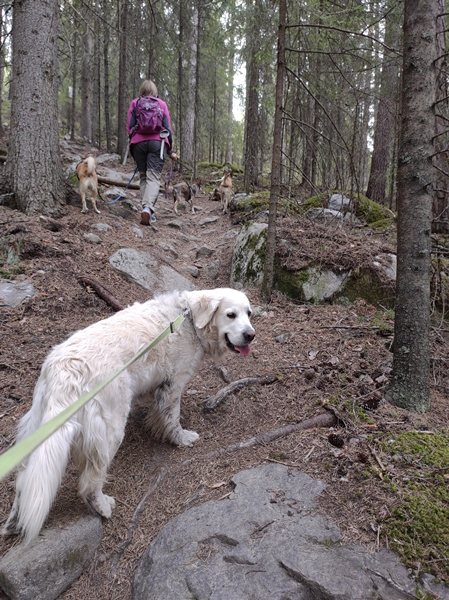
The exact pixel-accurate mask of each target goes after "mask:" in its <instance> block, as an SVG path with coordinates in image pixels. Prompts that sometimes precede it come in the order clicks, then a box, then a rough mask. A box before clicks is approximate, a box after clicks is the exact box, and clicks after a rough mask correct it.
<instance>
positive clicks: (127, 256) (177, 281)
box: [109, 248, 195, 295]
mask: <svg viewBox="0 0 449 600" xmlns="http://www.w3.org/2000/svg"><path fill="white" fill-rule="evenodd" d="M109 262H110V264H111V266H112V267H113V268H114V269H115V270H116V271H118V272H119V273H121V274H122V275H123V276H124V277H125V278H126V279H128V280H129V281H133V282H135V283H138V284H139V285H141V286H142V287H143V288H145V289H146V290H149V291H150V292H151V293H152V295H156V294H161V293H164V292H172V291H174V290H189V291H191V290H194V289H195V286H194V285H193V284H192V283H190V281H189V280H188V279H187V278H186V277H183V276H182V275H180V274H179V273H178V272H177V271H175V270H174V269H172V268H171V267H169V266H168V265H164V264H162V263H161V262H159V261H158V260H157V259H156V258H154V256H152V255H151V254H149V253H148V252H139V251H138V250H134V249H133V248H122V249H121V250H118V251H117V252H115V254H113V255H112V256H111V258H110V259H109Z"/></svg>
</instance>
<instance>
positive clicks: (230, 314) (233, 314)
mask: <svg viewBox="0 0 449 600" xmlns="http://www.w3.org/2000/svg"><path fill="white" fill-rule="evenodd" d="M228 317H229V318H230V319H235V317H236V314H235V313H234V312H231V313H228Z"/></svg>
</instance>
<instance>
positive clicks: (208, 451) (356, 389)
mask: <svg viewBox="0 0 449 600" xmlns="http://www.w3.org/2000/svg"><path fill="white" fill-rule="evenodd" d="M71 151H72V153H75V154H76V153H77V152H79V153H80V154H81V152H82V148H78V147H76V146H74V147H72V148H71ZM67 162H70V161H69V160H68V161H67ZM108 167H111V168H115V169H122V170H125V171H126V172H127V173H128V174H129V176H130V175H131V173H132V170H133V165H132V164H128V166H127V167H121V166H119V165H118V164H117V163H113V164H111V165H108ZM219 176H220V175H219V174H218V173H217V174H211V176H210V179H209V181H208V182H207V184H208V186H204V184H203V187H206V189H207V187H209V188H212V187H213V186H214V178H216V179H218V178H219ZM179 178H180V175H179V174H178V173H176V174H175V175H174V177H173V181H177V180H179ZM104 191H105V188H104V187H103V192H104ZM103 195H104V194H103ZM128 196H129V197H131V198H134V202H135V205H136V206H137V205H138V192H137V191H132V192H131V193H129V192H128ZM196 204H197V207H198V210H197V212H196V213H195V214H191V213H190V212H188V211H187V210H184V211H182V213H181V214H180V215H179V217H177V219H179V220H181V221H182V229H181V230H177V229H174V228H173V227H172V226H171V225H170V223H171V222H172V221H173V220H174V218H175V215H174V213H173V211H172V202H171V200H167V199H165V198H164V197H163V196H161V199H160V201H159V203H158V211H157V222H156V225H155V227H142V226H140V225H139V213H138V212H133V211H131V210H129V209H127V208H123V207H121V206H120V203H117V204H116V205H113V206H111V207H108V206H107V205H106V204H105V203H104V202H100V210H101V214H100V215H98V214H95V213H94V212H92V211H91V210H90V211H89V212H88V214H81V212H80V204H79V205H71V206H67V209H66V212H65V214H64V216H62V217H61V218H59V219H54V220H42V219H39V218H38V217H27V216H25V215H23V214H21V213H19V212H16V211H13V210H10V209H7V208H2V207H0V230H1V234H0V244H1V248H0V251H1V253H4V251H5V248H10V249H11V248H12V250H10V256H11V261H10V262H9V263H8V267H7V270H8V272H9V273H11V272H14V278H16V279H21V278H23V279H25V278H26V279H29V280H31V281H32V283H33V285H34V286H35V287H36V288H37V289H38V292H39V294H38V295H37V296H36V297H35V298H33V299H32V300H31V301H29V302H27V303H24V304H22V305H21V306H19V307H17V308H15V309H1V310H0V320H1V338H2V339H1V346H0V352H1V355H0V373H1V378H0V424H1V431H0V451H4V450H6V449H7V448H9V447H10V446H11V445H12V444H13V442H14V437H15V428H16V425H17V422H18V420H19V419H20V417H21V416H22V415H23V414H24V413H25V412H26V411H27V410H28V408H29V406H30V402H31V397H32V391H33V387H34V384H35V382H36V379H37V377H38V374H39V370H40V365H41V364H42V361H43V360H44V358H45V356H46V355H47V353H48V352H49V350H50V348H51V347H52V346H53V345H55V344H57V343H59V342H61V341H63V340H64V339H65V338H66V337H67V336H68V335H69V334H70V333H71V332H73V331H74V330H77V329H80V328H83V327H85V326H87V325H89V324H90V323H92V322H94V321H96V320H98V319H103V318H106V317H108V316H110V315H111V314H113V312H114V309H113V308H112V307H111V306H110V305H109V304H108V303H107V302H105V301H104V300H102V299H101V298H100V297H99V296H98V295H97V294H96V293H95V291H94V290H93V289H91V288H90V287H86V286H85V285H83V284H82V283H81V282H80V280H79V277H81V276H87V277H91V278H94V279H95V280H97V281H98V282H100V283H101V284H102V285H103V286H104V287H106V288H107V289H108V291H109V292H110V293H111V294H112V296H113V297H114V298H115V299H116V300H117V301H118V302H119V303H121V304H122V305H127V304H130V303H133V302H136V301H144V300H146V299H147V298H148V296H149V294H148V292H147V291H146V290H144V289H142V288H140V287H139V286H138V285H136V284H133V283H129V282H127V281H124V280H123V278H122V277H121V276H120V275H118V274H117V273H116V272H115V271H114V270H113V268H112V267H111V266H110V264H109V257H110V256H111V255H112V254H113V253H114V252H115V251H116V250H117V249H119V248H125V247H132V248H136V249H138V250H143V251H146V252H149V253H154V255H155V256H158V257H160V259H161V260H164V261H166V262H168V263H169V264H170V265H171V266H172V267H173V268H174V269H176V270H179V271H180V272H182V274H183V275H185V276H186V272H188V271H187V270H186V269H188V268H191V267H194V266H195V267H197V268H198V272H199V275H198V277H193V276H191V275H190V276H189V275H187V276H188V277H190V279H191V281H192V283H193V284H194V285H195V286H197V287H199V288H211V287H221V286H228V285H229V274H230V264H231V256H232V249H233V237H232V235H229V231H230V230H235V231H238V229H239V225H238V224H234V223H235V219H233V217H232V215H226V216H224V215H222V214H221V212H220V210H219V204H218V203H217V202H213V201H211V200H209V194H208V193H205V192H204V191H203V192H201V193H200V194H199V197H198V198H197V202H196ZM213 217H218V218H217V220H216V221H213ZM282 218H283V217H282V216H280V219H282ZM205 220H207V221H208V223H207V224H204V221H205ZM98 223H106V224H108V225H110V226H111V227H112V229H110V230H108V231H107V232H104V233H101V232H100V233H99V232H98V231H97V230H95V229H92V226H93V225H96V224H98ZM301 226H302V227H304V226H305V225H304V224H302V225H301ZM92 232H95V233H96V234H97V235H98V236H99V237H100V239H101V243H92V242H89V241H87V240H86V239H85V237H84V236H85V234H86V233H92ZM367 233H368V232H367ZM347 235H348V236H351V235H353V234H352V233H351V232H350V231H348V233H347ZM354 235H355V234H354ZM363 235H364V233H363V232H360V231H358V233H357V239H358V240H359V241H360V239H361V237H360V236H363ZM296 237H297V239H300V237H299V236H296ZM371 237H372V233H371V232H369V235H366V237H365V238H363V237H362V239H365V240H367V241H366V243H369V239H370V238H371ZM304 239H305V240H307V236H304ZM202 246H206V247H208V248H209V249H210V250H212V251H213V252H212V254H211V256H206V255H204V254H198V250H199V248H201V247H202ZM361 246H362V247H364V244H363V243H362V245H361ZM355 247H357V244H355ZM14 256H17V257H19V256H20V260H19V259H18V260H17V261H14V259H13V258H14ZM216 261H220V262H219V263H217V262H216ZM212 263H215V265H217V264H219V268H218V269H217V268H215V269H214V268H210V266H211V264H212ZM13 267H16V268H15V269H13ZM191 272H192V273H194V272H195V271H194V269H191ZM4 274H5V268H4V272H3V275H4ZM246 291H247V294H248V296H249V298H250V300H251V302H252V304H253V306H255V307H258V310H256V317H255V318H254V319H253V325H254V327H255V329H256V332H257V335H256V340H255V341H254V343H253V344H252V352H251V354H250V355H249V356H248V357H246V358H241V357H239V356H234V355H231V354H230V355H229V356H228V357H226V360H225V361H224V363H223V366H224V367H225V370H226V373H227V376H228V378H229V379H230V380H238V379H242V378H246V377H249V376H260V377H262V376H266V375H274V376H276V381H275V383H272V384H269V385H251V386H245V387H243V389H241V390H240V391H238V392H236V393H234V394H232V395H230V396H228V397H227V398H226V400H225V401H224V402H223V403H222V404H221V405H220V406H219V407H218V408H217V409H216V410H215V411H213V412H209V413H206V412H204V411H203V408H202V403H203V402H204V401H205V400H206V399H207V398H209V397H211V396H212V395H214V394H216V393H217V392H219V391H220V390H221V389H222V388H223V387H225V386H226V385H227V384H226V383H225V382H224V381H223V379H222V377H221V375H220V373H219V372H218V371H217V369H216V368H215V367H214V366H213V364H212V363H210V362H208V361H206V362H205V363H204V365H203V367H202V369H201V370H200V372H199V373H198V374H197V376H196V377H195V378H194V379H193V380H192V381H191V383H190V385H189V386H188V388H187V389H186V391H185V394H184V399H183V405H182V413H183V422H184V425H185V427H187V428H189V429H194V430H195V431H197V432H198V433H199V434H200V440H199V441H198V442H197V443H196V444H195V446H194V447H193V448H182V449H180V448H175V447H172V446H169V445H168V444H161V443H158V442H156V441H154V440H152V439H151V438H150V437H149V436H148V434H147V433H146V431H145V430H144V428H143V426H142V423H141V419H140V413H139V409H138V407H136V409H135V411H134V413H133V415H132V418H131V419H130V421H129V423H128V427H127V432H126V437H125V440H124V442H123V444H122V446H121V448H120V450H119V452H118V454H117V456H116V459H115V460H114V463H113V466H112V468H111V471H110V477H109V482H108V484H107V488H106V489H105V491H106V493H108V494H110V495H113V496H115V498H116V508H115V512H114V514H113V517H112V519H110V520H109V521H105V522H104V538H103V542H102V544H101V546H100V547H99V549H98V551H97V552H96V555H95V557H94V559H93V561H92V562H91V564H90V565H89V568H88V569H87V570H86V571H85V573H84V574H83V575H82V577H81V578H80V579H79V581H77V582H76V583H75V584H74V585H73V586H72V587H71V588H70V589H69V590H67V591H66V592H65V593H64V594H63V595H62V596H61V597H62V598H64V599H65V600H69V599H70V600H75V599H76V600H79V599H80V598H83V599H84V598H89V599H90V600H106V599H108V600H112V599H117V600H118V599H120V600H129V598H130V597H131V585H132V575H133V571H134V568H135V566H136V564H137V562H138V560H139V558H140V557H141V555H142V553H143V551H144V550H145V548H146V547H147V546H148V544H149V542H150V541H151V540H152V539H153V538H154V536H155V535H156V534H157V533H158V532H159V531H160V530H161V528H162V527H164V525H166V524H167V522H168V521H169V520H170V519H171V518H172V517H173V516H175V515H177V514H179V513H180V512H182V511H184V510H186V509H187V508H190V507H192V506H194V505H195V504H198V503H203V502H206V501H207V500H210V499H218V498H221V497H224V496H226V495H227V494H228V493H229V492H230V490H231V487H230V479H231V477H232V476H233V475H234V474H235V473H237V472H239V471H241V470H242V469H247V468H250V467H254V466H257V465H260V464H263V463H267V462H280V463H282V464H284V465H288V466H290V467H291V468H294V469H299V470H300V471H301V472H305V473H307V474H309V475H311V476H313V477H315V478H319V479H321V480H323V481H325V482H326V483H327V484H328V486H327V488H326V490H325V491H324V492H323V494H322V495H321V497H320V500H319V504H318V506H319V509H320V510H321V511H323V513H324V514H327V515H329V516H331V517H332V518H333V519H334V520H335V521H336V522H337V523H338V525H339V526H340V527H341V529H342V533H343V536H344V539H345V541H357V542H361V543H364V544H366V545H367V547H368V548H369V549H371V550H373V551H374V550H375V549H376V548H379V547H381V546H388V545H389V540H388V538H387V537H386V536H385V535H384V530H383V527H382V524H383V520H384V519H385V518H386V517H388V515H389V514H390V513H391V510H392V507H393V506H394V505H395V503H396V502H397V500H398V497H397V494H396V493H395V491H394V488H393V487H392V486H391V480H392V479H394V480H395V481H400V479H401V477H402V473H401V471H400V468H401V467H400V465H396V464H394V465H393V464H390V463H389V459H388V457H387V456H384V455H383V454H382V448H381V446H380V444H379V442H380V440H384V439H385V436H388V435H389V434H392V433H394V432H397V431H407V430H412V429H415V428H417V429H421V430H424V431H429V432H433V431H437V430H440V429H442V428H444V427H446V426H447V422H448V416H449V415H448V413H449V405H448V402H447V392H446V390H447V384H448V382H447V375H446V369H445V361H446V357H447V355H448V347H447V345H448V333H449V332H448V331H447V330H446V328H445V326H444V324H441V323H435V328H434V329H433V334H432V355H433V359H434V360H433V379H432V410H431V411H430V412H429V413H427V414H425V415H416V414H412V413H408V412H406V411H403V410H400V409H397V408H395V407H393V406H391V405H389V404H388V403H387V402H386V401H385V400H384V398H383V390H384V388H385V386H386V384H387V383H388V377H389V374H390V372H391V360H392V354H391V353H390V351H389V348H390V344H391V331H392V330H391V327H392V322H391V315H390V314H389V313H388V312H387V311H382V310H381V309H379V308H375V307H373V306H371V305H369V304H367V303H366V302H363V301H359V302H356V303H354V304H352V305H350V306H337V305H331V304H327V305H322V306H308V305H299V304H294V303H293V302H291V301H289V300H288V299H287V298H285V297H283V296H281V295H279V294H273V297H272V301H271V303H270V304H269V305H265V304H264V303H263V302H262V301H261V298H260V295H259V290H258V289H247V290H246ZM329 408H332V410H333V411H334V413H335V414H337V415H338V416H339V418H340V419H341V420H340V425H339V426H338V427H335V428H332V429H326V428H314V429H306V430H303V431H296V432H294V433H292V434H290V435H284V436H282V437H279V438H278V439H276V440H275V441H273V442H271V443H268V444H266V445H256V446H252V447H248V448H246V449H243V450H240V451H231V450H230V451H229V452H227V453H224V454H221V455H220V456H219V457H216V455H215V458H211V456H213V453H214V451H216V450H219V449H226V448H230V447H231V446H233V445H235V444H237V443H239V442H244V441H246V440H249V439H250V438H252V437H254V436H256V435H258V434H261V433H265V432H270V431H272V430H275V429H278V428H281V427H283V426H286V425H289V424H294V423H300V422H302V421H305V420H307V419H310V418H312V417H315V416H317V415H320V414H323V413H326V412H327V411H328V410H329ZM429 435H431V433H430V434H429ZM387 472H388V475H389V477H388V482H387V481H386V480H387V478H386V477H385V474H386V473H387ZM156 482H157V483H156ZM149 491H150V493H148V492H149ZM13 494H14V485H13V477H12V476H10V477H9V478H8V479H7V480H6V482H4V483H2V486H1V487H0V521H1V522H4V520H5V519H6V517H7V515H8V512H9V508H10V505H11V501H12V499H13ZM144 498H145V500H144V502H143V505H144V510H143V511H142V512H139V511H136V509H137V507H138V505H139V502H141V501H142V499H144ZM86 511H87V508H86V507H85V506H84V505H83V504H82V503H81V501H80V500H79V499H78V498H77V496H76V473H75V472H74V470H73V469H70V470H69V472H68V474H67V476H66V477H65V479H64V481H63V485H62V487H61V490H60V493H59V495H58V498H57V501H56V503H55V506H54V508H53V510H52V512H51V515H50V518H49V520H48V525H51V526H55V525H56V526H58V527H64V524H65V523H67V522H68V520H70V519H73V518H75V517H77V516H79V515H82V514H85V513H86ZM16 543H17V540H14V539H7V540H1V541H0V556H3V555H4V554H5V553H6V552H7V551H8V549H9V548H11V547H12V545H14V544H16ZM436 568H437V567H436ZM440 574H442V573H441V572H440Z"/></svg>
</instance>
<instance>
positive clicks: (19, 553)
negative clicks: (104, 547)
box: [0, 516, 103, 600]
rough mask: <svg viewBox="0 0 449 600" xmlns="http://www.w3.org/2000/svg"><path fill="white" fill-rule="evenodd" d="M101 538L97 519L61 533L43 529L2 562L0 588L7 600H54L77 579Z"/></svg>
mask: <svg viewBox="0 0 449 600" xmlns="http://www.w3.org/2000/svg"><path fill="white" fill-rule="evenodd" d="M102 537H103V527H102V524H101V517H94V516H86V517H83V518H81V519H79V520H78V521H76V522H75V523H72V524H70V525H68V526H67V527H64V529H60V528H59V527H58V528H53V529H44V530H43V531H42V534H41V535H40V536H39V537H38V538H37V539H36V540H34V541H33V542H31V543H30V544H29V545H28V546H24V545H23V544H20V545H19V546H15V547H13V548H12V549H11V550H10V551H9V552H8V554H6V555H5V556H4V557H3V558H2V560H1V561H0V587H1V588H2V589H3V590H4V592H5V593H6V594H7V595H8V597H9V598H10V599H11V600H55V599H56V598H58V596H59V595H60V594H62V592H63V591H64V590H65V589H67V588H68V587H69V585H71V584H72V583H73V582H74V581H76V580H77V579H78V577H79V576H80V575H81V573H82V572H83V569H84V567H85V565H86V564H87V563H88V561H89V560H90V559H91V558H92V555H93V553H94V552H95V550H96V549H97V547H98V545H99V544H100V542H101V539H102Z"/></svg>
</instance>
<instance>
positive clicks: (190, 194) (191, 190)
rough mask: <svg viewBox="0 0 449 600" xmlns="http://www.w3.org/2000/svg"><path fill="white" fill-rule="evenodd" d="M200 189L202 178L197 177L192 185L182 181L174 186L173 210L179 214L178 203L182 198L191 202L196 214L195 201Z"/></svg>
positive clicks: (193, 211) (192, 209)
mask: <svg viewBox="0 0 449 600" xmlns="http://www.w3.org/2000/svg"><path fill="white" fill-rule="evenodd" d="M200 189H201V179H195V181H194V182H193V184H192V185H189V184H188V183H185V182H184V181H182V182H181V183H178V184H177V185H175V186H173V210H174V211H175V213H176V214H178V205H179V203H180V202H181V200H184V201H185V202H188V203H189V204H190V208H191V211H192V213H194V214H195V208H194V206H193V202H194V200H195V196H196V195H197V194H198V192H199V191H200Z"/></svg>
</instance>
